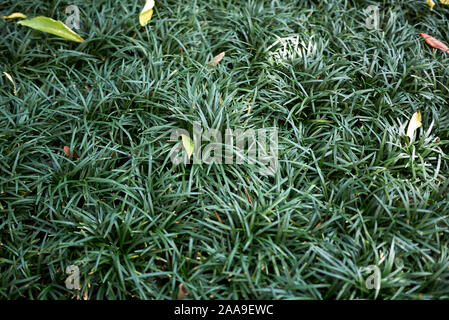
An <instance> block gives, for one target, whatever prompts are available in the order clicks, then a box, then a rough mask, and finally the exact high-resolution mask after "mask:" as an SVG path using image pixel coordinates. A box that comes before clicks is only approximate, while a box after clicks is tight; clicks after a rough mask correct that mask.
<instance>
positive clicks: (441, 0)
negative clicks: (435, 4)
mask: <svg viewBox="0 0 449 320" xmlns="http://www.w3.org/2000/svg"><path fill="white" fill-rule="evenodd" d="M440 2H441V3H442V4H449V0H440Z"/></svg>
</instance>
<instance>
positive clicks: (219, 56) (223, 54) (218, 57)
mask: <svg viewBox="0 0 449 320" xmlns="http://www.w3.org/2000/svg"><path fill="white" fill-rule="evenodd" d="M224 56H225V53H224V52H222V53H220V54H218V55H216V56H215V57H214V60H212V61H209V65H214V66H216V65H217V64H218V63H219V62H220V61H221V60H222V59H223V58H224Z"/></svg>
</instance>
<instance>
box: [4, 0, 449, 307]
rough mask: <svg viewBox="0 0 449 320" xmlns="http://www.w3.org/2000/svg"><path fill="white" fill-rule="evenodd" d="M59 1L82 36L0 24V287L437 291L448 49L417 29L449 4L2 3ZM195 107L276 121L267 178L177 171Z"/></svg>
mask: <svg viewBox="0 0 449 320" xmlns="http://www.w3.org/2000/svg"><path fill="white" fill-rule="evenodd" d="M67 5H76V6H78V7H79V9H80V30H76V31H77V33H78V34H79V35H80V36H81V37H82V38H83V39H84V41H83V42H82V43H74V42H70V41H67V40H64V39H61V38H58V37H57V36H54V35H51V34H46V33H42V32H39V31H35V30H32V29H29V28H25V27H23V26H20V25H18V24H17V23H15V22H13V21H6V20H4V19H1V20H0V73H2V74H3V72H6V73H7V74H9V75H10V76H11V77H12V78H13V80H14V85H15V87H16V92H15V93H16V94H14V88H13V84H12V83H11V81H10V80H9V79H8V78H7V77H6V76H2V77H1V78H0V274H1V277H0V297H1V299H92V300H97V299H176V298H178V297H179V293H178V291H179V290H180V285H181V284H182V286H181V287H182V289H183V292H184V293H188V294H187V295H186V294H183V295H182V297H183V298H184V299H447V298H449V251H448V243H449V228H448V227H449V201H448V200H449V195H448V192H449V180H448V173H449V156H448V154H449V105H448V103H447V100H448V97H449V89H448V88H449V78H448V76H449V71H448V66H449V54H447V53H445V52H442V51H438V50H435V49H433V48H431V47H430V46H429V45H427V44H426V43H425V42H424V40H423V39H422V38H421V37H420V36H419V35H418V34H419V33H421V32H424V33H426V34H429V35H432V36H433V37H435V38H437V39H439V40H441V41H443V42H446V43H448V42H449V31H448V30H449V28H448V26H449V19H448V17H449V6H446V7H445V6H442V5H438V6H435V7H434V8H433V11H430V10H429V8H428V6H427V4H426V2H425V1H423V0H383V1H355V0H344V1H332V0H322V1H312V0H306V1H305V0H297V1H263V0H254V1H240V2H236V1H230V0H196V1H181V2H180V1H174V0H157V1H156V3H155V6H154V8H153V10H154V12H153V15H152V17H151V20H150V21H149V22H148V24H147V25H146V26H144V27H142V26H140V24H139V19H138V16H139V13H140V10H141V9H142V6H143V3H141V2H139V1H126V2H121V1H113V0H97V1H90V2H86V1H83V0H72V1H70V3H65V2H64V3H63V2H61V1H56V0H50V1H43V0H39V1H35V0H33V1H32V0H23V1H6V2H5V1H3V2H2V3H1V4H0V16H6V15H8V14H11V13H13V12H23V13H26V14H27V15H28V16H47V17H52V18H53V19H57V20H61V21H64V20H65V18H66V17H67V14H66V13H65V11H64V9H65V7H66V6H67ZM370 5H377V6H378V7H379V14H380V17H379V21H380V24H379V29H378V30H376V29H370V28H367V27H366V24H365V21H366V18H367V16H366V13H365V9H366V8H367V7H368V6H370ZM221 52H225V56H224V57H223V59H222V60H221V61H220V62H219V63H218V64H216V65H210V64H209V62H210V61H211V60H212V59H213V58H214V57H215V56H217V55H218V54H220V53H221ZM417 110H420V112H421V114H422V126H421V127H419V128H418V129H417V130H416V132H415V134H414V139H413V140H411V141H410V139H409V137H407V135H406V132H407V125H408V123H409V120H410V118H411V117H412V115H413V114H414V113H415V112H417ZM195 122H199V123H200V124H201V126H202V128H204V129H217V130H219V131H220V132H224V130H225V129H226V128H234V129H242V130H249V129H261V128H273V127H276V128H277V129H278V137H279V139H278V167H277V170H276V172H275V174H274V175H273V176H263V175H260V174H259V172H258V170H259V167H258V166H257V165H254V164H250V163H246V162H245V163H243V164H238V165H236V164H233V165H229V164H217V163H211V164H207V163H202V164H192V163H191V164H180V165H178V166H174V165H173V163H172V161H171V159H170V152H171V151H172V149H173V147H174V143H173V142H171V141H170V134H171V132H172V131H173V130H176V129H184V130H187V131H188V132H190V133H191V132H192V128H193V126H194V123H195ZM67 148H68V149H67ZM67 150H69V151H67ZM65 151H67V152H65ZM68 266H77V267H78V268H79V280H80V288H79V290H72V289H68V288H67V287H66V283H65V281H66V279H67V277H68V274H66V269H67V267H68ZM370 266H375V267H377V268H378V270H379V271H380V281H379V288H377V289H376V288H374V289H373V288H369V286H367V283H366V281H367V279H368V277H369V276H370V273H369V272H367V271H366V270H367V268H369V267H370Z"/></svg>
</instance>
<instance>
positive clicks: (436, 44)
mask: <svg viewBox="0 0 449 320" xmlns="http://www.w3.org/2000/svg"><path fill="white" fill-rule="evenodd" d="M419 35H420V36H421V37H423V38H424V40H425V41H426V42H427V44H428V45H429V46H431V47H433V48H435V49H439V50H441V51H444V52H446V53H449V47H448V46H447V45H446V44H444V43H443V42H441V41H440V40H437V39H435V38H434V37H431V36H429V35H428V34H426V33H423V32H421V33H420V34H419Z"/></svg>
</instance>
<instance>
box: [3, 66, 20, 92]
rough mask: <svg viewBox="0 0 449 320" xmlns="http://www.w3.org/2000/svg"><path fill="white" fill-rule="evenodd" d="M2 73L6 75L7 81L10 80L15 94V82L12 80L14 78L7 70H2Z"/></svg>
mask: <svg viewBox="0 0 449 320" xmlns="http://www.w3.org/2000/svg"><path fill="white" fill-rule="evenodd" d="M3 74H4V75H5V76H6V78H8V80H9V81H11V83H12V85H13V86H14V95H15V96H17V89H16V83H15V82H14V79H13V78H12V77H11V75H10V74H9V73H7V72H3Z"/></svg>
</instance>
